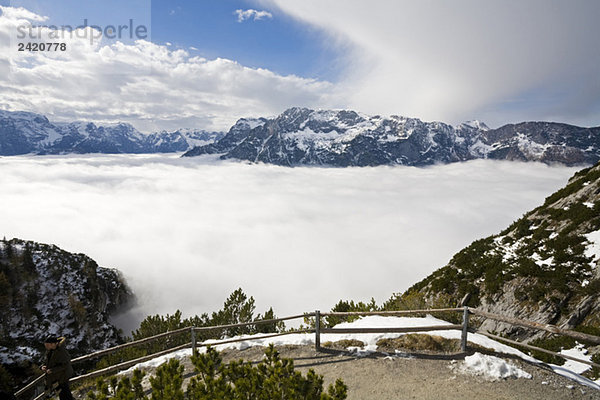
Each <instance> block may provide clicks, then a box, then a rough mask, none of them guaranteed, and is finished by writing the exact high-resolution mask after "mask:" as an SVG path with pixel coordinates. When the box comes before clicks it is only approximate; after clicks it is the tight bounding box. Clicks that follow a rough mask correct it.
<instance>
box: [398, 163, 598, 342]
mask: <svg viewBox="0 0 600 400" xmlns="http://www.w3.org/2000/svg"><path fill="white" fill-rule="evenodd" d="M466 294H470V299H469V300H468V305H470V306H474V307H480V308H482V309H483V310H486V311H490V312H494V313H498V314H504V315H509V316H514V317H518V318H522V319H528V320H532V321H536V322H541V323H550V324H555V325H558V326H561V327H565V328H569V329H581V330H584V331H587V332H589V333H593V334H596V335H598V334H600V163H598V164H596V165H595V166H594V167H591V168H587V169H584V170H582V171H580V172H578V173H577V174H575V176H573V177H572V178H571V179H570V181H569V183H568V185H567V186H566V187H564V188H563V189H561V190H559V191H558V192H556V193H554V194H552V195H551V196H549V197H548V198H547V199H546V201H545V202H544V204H543V205H542V206H540V207H538V208H536V209H535V210H533V211H531V212H529V213H527V214H525V215H524V216H523V217H522V218H520V219H519V220H517V221H516V222H514V223H513V224H512V225H511V226H510V227H509V228H507V229H506V230H504V231H503V232H501V233H499V234H497V235H493V236H490V237H488V238H485V239H481V240H477V241H475V242H473V243H472V244H471V245H470V246H468V247H466V248H465V249H463V250H461V251H460V252H459V253H458V254H456V255H455V256H454V257H453V258H452V259H451V260H450V262H449V263H448V265H446V266H445V267H443V268H441V269H439V270H437V271H436V272H434V273H433V274H431V275H430V276H429V277H427V278H425V279H424V280H423V281H421V282H419V283H417V284H416V285H414V286H413V287H412V288H411V289H409V290H408V291H407V292H406V293H404V294H403V295H402V296H401V297H400V298H397V299H395V300H396V301H399V300H402V299H403V300H407V299H409V298H410V297H415V296H424V297H425V299H426V300H427V302H428V303H429V304H433V303H436V302H438V304H439V303H447V304H453V305H455V304H457V303H460V302H461V299H463V297H464V296H465V295H466ZM482 328H483V329H487V330H489V331H496V332H501V333H505V334H509V335H511V336H515V337H520V338H524V339H532V338H535V335H534V334H533V332H528V331H526V330H522V329H516V328H514V327H511V326H509V325H506V324H502V323H495V322H492V321H486V322H485V323H484V324H483V326H482Z"/></svg>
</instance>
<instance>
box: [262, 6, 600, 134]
mask: <svg viewBox="0 0 600 400" xmlns="http://www.w3.org/2000/svg"><path fill="white" fill-rule="evenodd" d="M258 3H259V4H262V5H264V6H267V7H271V8H272V7H279V9H280V10H282V11H283V12H285V13H287V14H288V15H291V16H293V17H295V18H297V19H298V20H300V21H302V22H303V23H308V24H310V25H312V26H315V27H317V28H318V29H320V30H322V31H324V32H326V33H327V35H328V37H327V39H326V40H327V45H335V46H338V47H339V48H340V49H343V54H346V55H347V56H346V58H345V62H346V65H347V66H348V67H347V70H346V75H345V77H344V78H343V79H342V82H341V83H342V85H343V86H345V93H347V96H348V100H347V103H348V104H347V105H348V106H350V107H353V108H356V109H359V110H362V111H364V112H368V113H377V114H379V113H382V114H389V113H397V114H402V115H408V116H414V117H421V118H424V119H427V120H443V121H447V122H450V123H457V122H460V121H464V120H468V119H473V118H477V119H483V120H485V121H486V122H489V123H490V124H492V125H497V124H501V123H507V122H512V121H511V120H516V121H520V120H532V119H555V120H563V121H565V122H575V123H583V124H588V125H589V124H600V120H599V119H598V116H599V115H600V84H598V82H599V80H598V76H600V52H598V51H594V50H593V49H596V48H597V38H598V37H600V24H598V23H597V16H598V15H600V3H599V2H593V1H579V0H576V1H570V2H564V1H556V0H550V1H548V0H530V1H526V2H522V1H477V0H457V1H452V2H447V1H444V0H427V1H397V0H382V1H377V2H376V3H371V2H365V1H362V0H307V1H293V2H292V1H284V0H262V1H258Z"/></svg>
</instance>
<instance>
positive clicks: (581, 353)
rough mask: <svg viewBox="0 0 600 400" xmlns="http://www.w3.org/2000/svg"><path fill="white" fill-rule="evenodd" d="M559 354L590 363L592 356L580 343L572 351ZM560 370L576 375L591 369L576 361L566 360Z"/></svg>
mask: <svg viewBox="0 0 600 400" xmlns="http://www.w3.org/2000/svg"><path fill="white" fill-rule="evenodd" d="M560 353H561V354H564V355H566V356H571V357H575V358H579V359H581V360H586V361H592V355H591V354H589V353H588V351H587V350H586V348H585V346H584V345H582V344H580V343H578V344H577V345H576V346H575V347H573V348H572V349H568V350H562V351H561V352H560ZM562 368H565V369H568V370H570V371H573V372H575V373H577V374H581V373H583V372H585V371H587V370H588V369H590V368H591V367H590V366H589V365H587V364H584V363H580V362H577V361H572V360H566V362H565V363H564V364H563V365H562Z"/></svg>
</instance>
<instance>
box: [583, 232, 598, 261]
mask: <svg viewBox="0 0 600 400" xmlns="http://www.w3.org/2000/svg"><path fill="white" fill-rule="evenodd" d="M583 236H585V238H586V239H587V241H588V244H587V246H585V251H584V252H583V254H584V255H585V256H586V257H591V259H592V263H591V264H592V266H595V263H597V262H599V261H600V230H597V231H595V232H591V233H588V234H587V235H583Z"/></svg>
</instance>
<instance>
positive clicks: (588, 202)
mask: <svg viewBox="0 0 600 400" xmlns="http://www.w3.org/2000/svg"><path fill="white" fill-rule="evenodd" d="M583 205H584V206H586V207H588V208H594V203H592V202H590V201H585V202H584V203H583Z"/></svg>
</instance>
